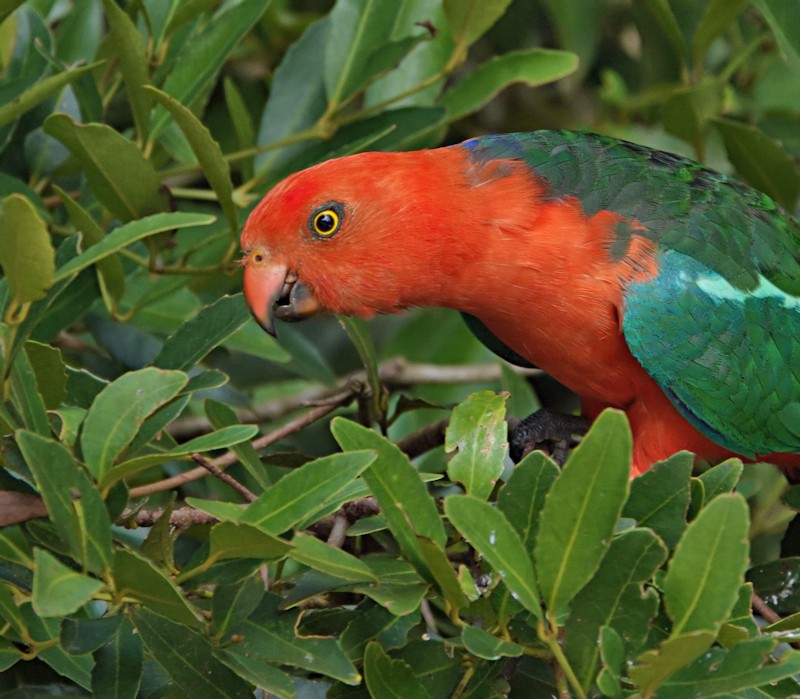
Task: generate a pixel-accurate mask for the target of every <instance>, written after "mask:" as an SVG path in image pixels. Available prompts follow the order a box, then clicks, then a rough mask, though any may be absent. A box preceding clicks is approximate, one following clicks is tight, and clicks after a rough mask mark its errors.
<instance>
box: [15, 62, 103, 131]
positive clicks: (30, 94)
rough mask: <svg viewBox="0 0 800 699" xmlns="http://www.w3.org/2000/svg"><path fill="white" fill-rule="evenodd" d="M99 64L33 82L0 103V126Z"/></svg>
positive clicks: (66, 71)
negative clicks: (16, 94)
mask: <svg viewBox="0 0 800 699" xmlns="http://www.w3.org/2000/svg"><path fill="white" fill-rule="evenodd" d="M100 65H102V63H91V64H90V65H88V66H81V67H80V68H73V69H72V70H65V71H64V72H63V73H57V74H56V75H51V76H50V77H49V78H44V80H40V81H39V82H36V83H34V84H33V85H31V87H29V88H28V89H27V90H25V91H24V92H23V93H22V94H20V95H18V96H16V97H14V99H12V100H9V101H8V102H6V103H5V104H3V105H0V127H3V126H5V125H6V124H10V123H11V122H12V121H14V120H15V119H17V118H18V117H20V116H22V115H23V114H25V113H26V112H28V111H30V110H31V109H33V108H34V107H35V106H37V105H38V104H40V103H42V102H44V101H45V100H46V99H47V98H48V97H50V96H52V95H54V94H56V93H57V92H58V91H59V90H60V89H61V88H63V87H64V86H65V85H68V84H69V83H71V82H73V81H74V80H77V79H78V78H79V77H81V76H82V75H84V74H86V73H90V72H91V71H93V70H95V69H96V68H97V67H98V66H100Z"/></svg>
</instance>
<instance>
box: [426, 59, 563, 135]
mask: <svg viewBox="0 0 800 699" xmlns="http://www.w3.org/2000/svg"><path fill="white" fill-rule="evenodd" d="M577 68H578V57H577V56H576V55H575V54H574V53H569V52H567V51H555V50H552V49H524V50H521V51H513V52H511V53H507V54H505V55H503V56H493V57H492V58H491V59H489V60H488V61H486V62H485V63H482V64H481V65H480V66H478V67H477V68H476V69H475V70H474V71H473V72H472V73H471V74H470V75H468V76H467V77H466V78H464V79H463V80H462V81H461V82H459V83H458V84H456V85H455V86H454V87H451V88H450V89H449V90H448V91H447V92H445V94H444V95H443V96H442V100H441V104H442V105H443V106H444V107H446V108H447V121H448V122H452V121H458V120H459V119H463V118H464V117H465V116H468V115H469V114H472V113H473V112H476V111H478V110H479V109H480V108H481V107H483V106H484V105H485V104H487V103H488V102H490V101H491V100H492V99H494V97H495V96H496V95H497V93H498V92H500V91H501V90H502V89H504V88H506V87H508V86H509V85H512V84H514V83H525V84H526V85H529V86H530V87H537V86H539V85H545V84H547V83H550V82H553V81H554V80H559V79H560V78H563V77H565V76H567V75H570V74H571V73H574V72H575V70H577Z"/></svg>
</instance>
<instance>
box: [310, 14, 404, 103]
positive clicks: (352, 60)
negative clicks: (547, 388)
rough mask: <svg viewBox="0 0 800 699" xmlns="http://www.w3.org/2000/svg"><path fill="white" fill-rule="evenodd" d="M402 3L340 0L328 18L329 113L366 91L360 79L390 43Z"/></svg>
mask: <svg viewBox="0 0 800 699" xmlns="http://www.w3.org/2000/svg"><path fill="white" fill-rule="evenodd" d="M401 4H402V3H399V2H398V3H388V4H387V3H385V2H381V0H338V1H337V3H336V5H335V6H334V8H333V10H332V11H331V13H330V15H329V16H328V18H329V22H330V26H329V29H328V40H327V44H326V46H325V61H324V63H323V64H322V65H323V67H324V78H325V90H326V93H327V95H328V104H329V105H330V106H329V109H333V108H335V107H337V106H338V105H340V104H341V103H342V102H344V101H346V100H347V98H348V97H350V96H351V95H352V94H353V93H354V92H356V91H357V90H358V89H359V88H361V87H363V82H362V81H361V80H360V78H363V76H364V75H365V73H366V70H365V68H366V67H367V66H368V61H369V60H370V58H372V55H373V53H374V51H375V50H376V49H378V48H380V47H381V46H383V45H384V44H385V43H386V42H387V41H388V39H389V37H390V36H391V33H392V29H393V28H394V24H395V21H396V19H397V15H398V12H399V10H400V7H401Z"/></svg>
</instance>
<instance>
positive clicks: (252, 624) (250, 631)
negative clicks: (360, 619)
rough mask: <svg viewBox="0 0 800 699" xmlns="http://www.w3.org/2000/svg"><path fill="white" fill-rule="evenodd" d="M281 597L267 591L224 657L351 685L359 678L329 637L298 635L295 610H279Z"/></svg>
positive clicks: (336, 643)
mask: <svg viewBox="0 0 800 699" xmlns="http://www.w3.org/2000/svg"><path fill="white" fill-rule="evenodd" d="M280 603H281V598H280V597H279V596H278V595H275V594H273V593H270V592H268V593H267V594H265V595H264V598H263V600H262V601H261V604H260V605H259V606H258V608H257V609H256V610H255V612H253V614H251V615H250V618H249V619H248V620H247V621H246V622H245V623H244V624H243V625H242V627H241V635H242V641H241V642H240V643H237V644H234V645H231V646H229V647H228V648H227V649H226V650H225V651H223V653H224V655H226V656H229V657H230V656H234V657H236V658H237V659H246V660H247V661H250V662H259V663H262V664H280V665H289V666H292V667H297V668H303V669H306V670H309V671H311V672H315V673H321V674H323V675H325V676H327V677H331V678H333V679H335V680H338V681H340V682H344V683H345V684H349V685H355V684H358V683H359V682H360V681H361V677H360V675H359V674H358V672H357V671H356V669H355V667H354V666H353V664H352V663H351V662H350V661H349V660H348V659H347V656H346V655H345V654H344V652H343V651H342V648H341V646H340V645H339V642H338V641H336V640H334V639H333V638H319V637H314V636H311V637H302V636H299V635H298V633H297V616H298V615H297V613H296V612H282V611H280V610H279V605H280Z"/></svg>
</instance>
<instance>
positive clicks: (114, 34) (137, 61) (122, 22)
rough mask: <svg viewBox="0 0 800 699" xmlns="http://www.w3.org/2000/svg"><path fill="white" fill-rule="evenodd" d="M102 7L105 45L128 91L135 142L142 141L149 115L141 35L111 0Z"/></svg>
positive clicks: (144, 57) (146, 74)
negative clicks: (107, 38) (107, 35)
mask: <svg viewBox="0 0 800 699" xmlns="http://www.w3.org/2000/svg"><path fill="white" fill-rule="evenodd" d="M103 10H104V11H105V17H106V20H107V21H108V27H109V30H110V37H111V41H109V42H108V48H109V49H110V51H111V52H112V54H113V55H114V57H115V58H116V59H117V60H118V61H119V71H120V73H121V74H122V80H123V82H124V83H125V90H126V91H127V93H128V102H129V103H130V107H131V112H132V113H133V121H134V122H135V124H136V133H137V135H138V136H139V141H140V142H142V143H144V141H145V139H146V138H147V125H148V121H149V118H150V99H149V97H148V95H147V93H146V92H145V90H144V88H145V87H146V86H147V85H148V84H149V82H150V77H149V75H148V73H149V68H148V65H147V56H146V55H145V49H144V45H143V43H142V39H143V37H142V35H141V34H140V33H139V32H138V31H137V29H136V26H135V25H134V23H133V22H132V21H131V19H130V17H128V15H127V14H126V13H125V12H124V11H123V9H122V8H121V7H120V6H119V5H118V4H117V3H116V2H114V0H103Z"/></svg>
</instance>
